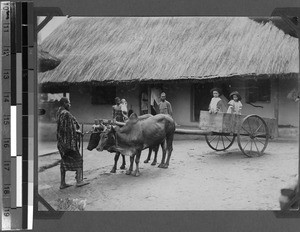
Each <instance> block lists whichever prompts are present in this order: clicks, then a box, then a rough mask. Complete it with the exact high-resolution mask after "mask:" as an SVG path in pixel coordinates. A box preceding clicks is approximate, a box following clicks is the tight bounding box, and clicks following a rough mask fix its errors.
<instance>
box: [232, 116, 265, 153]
mask: <svg viewBox="0 0 300 232" xmlns="http://www.w3.org/2000/svg"><path fill="white" fill-rule="evenodd" d="M237 135H238V138H237V139H238V145H239V148H240V149H241V151H242V152H243V154H244V155H246V156H247V157H257V156H261V155H263V153H264V150H265V149H266V147H267V145H268V142H269V137H270V135H269V129H268V126H267V124H266V122H265V121H264V120H263V119H262V118H261V117H259V116H257V115H249V116H247V117H245V118H244V120H243V121H242V124H241V127H240V129H239V131H238V134H237ZM243 136H245V139H244V138H242V137H243Z"/></svg>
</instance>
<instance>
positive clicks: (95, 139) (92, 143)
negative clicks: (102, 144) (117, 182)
mask: <svg viewBox="0 0 300 232" xmlns="http://www.w3.org/2000/svg"><path fill="white" fill-rule="evenodd" d="M100 133H101V132H100V131H99V132H96V133H92V134H91V137H90V140H89V144H88V147H87V149H88V150H89V151H92V150H93V149H95V148H96V147H97V146H98V144H99V141H100ZM119 157H120V153H119V152H116V154H115V158H114V161H115V163H114V166H113V168H112V169H111V171H110V172H111V173H115V172H116V170H117V164H118V160H119ZM122 158H123V162H122V165H121V167H120V169H125V165H126V161H125V156H124V155H122Z"/></svg>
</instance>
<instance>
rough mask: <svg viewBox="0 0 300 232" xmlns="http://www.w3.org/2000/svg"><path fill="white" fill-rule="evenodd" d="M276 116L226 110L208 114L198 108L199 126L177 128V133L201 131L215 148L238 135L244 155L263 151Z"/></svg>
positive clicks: (220, 148) (224, 146)
mask: <svg viewBox="0 0 300 232" xmlns="http://www.w3.org/2000/svg"><path fill="white" fill-rule="evenodd" d="M275 123H276V122H275V119H270V118H262V117H260V116H258V115H254V114H252V115H237V114H227V113H217V114H210V113H209V112H208V111H200V117H199V129H198V130H194V129H193V130H187V129H180V128H177V129H176V131H175V133H177V134H196V135H204V136H205V140H206V143H207V144H208V146H209V147H210V148H212V149H213V150H215V151H225V150H227V149H228V148H230V147H231V146H232V144H233V143H234V141H235V139H236V138H237V142H238V146H239V148H240V150H241V151H242V153H243V154H244V155H246V156H247V157H256V156H261V155H263V153H264V151H265V149H266V147H267V146H268V142H269V139H272V138H273V137H274V134H275Z"/></svg>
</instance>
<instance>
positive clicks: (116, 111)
mask: <svg viewBox="0 0 300 232" xmlns="http://www.w3.org/2000/svg"><path fill="white" fill-rule="evenodd" d="M115 103H116V104H115V105H113V107H112V109H113V110H112V117H113V121H114V122H116V121H117V122H124V117H123V113H122V107H121V105H120V103H121V100H120V98H119V97H116V98H115ZM119 157H120V152H116V155H115V164H114V166H113V168H112V170H111V171H110V172H111V173H116V170H117V163H118V160H119ZM122 158H123V163H122V165H121V167H120V169H125V165H126V162H125V156H124V155H122Z"/></svg>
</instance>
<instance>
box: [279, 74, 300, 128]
mask: <svg viewBox="0 0 300 232" xmlns="http://www.w3.org/2000/svg"><path fill="white" fill-rule="evenodd" d="M297 86H298V80H297V79H280V81H279V88H280V92H279V93H280V95H279V125H292V126H296V127H299V112H298V107H299V104H298V103H295V102H294V101H292V100H291V99H288V98H287V95H288V94H289V93H290V92H291V91H292V90H293V89H297Z"/></svg>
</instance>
